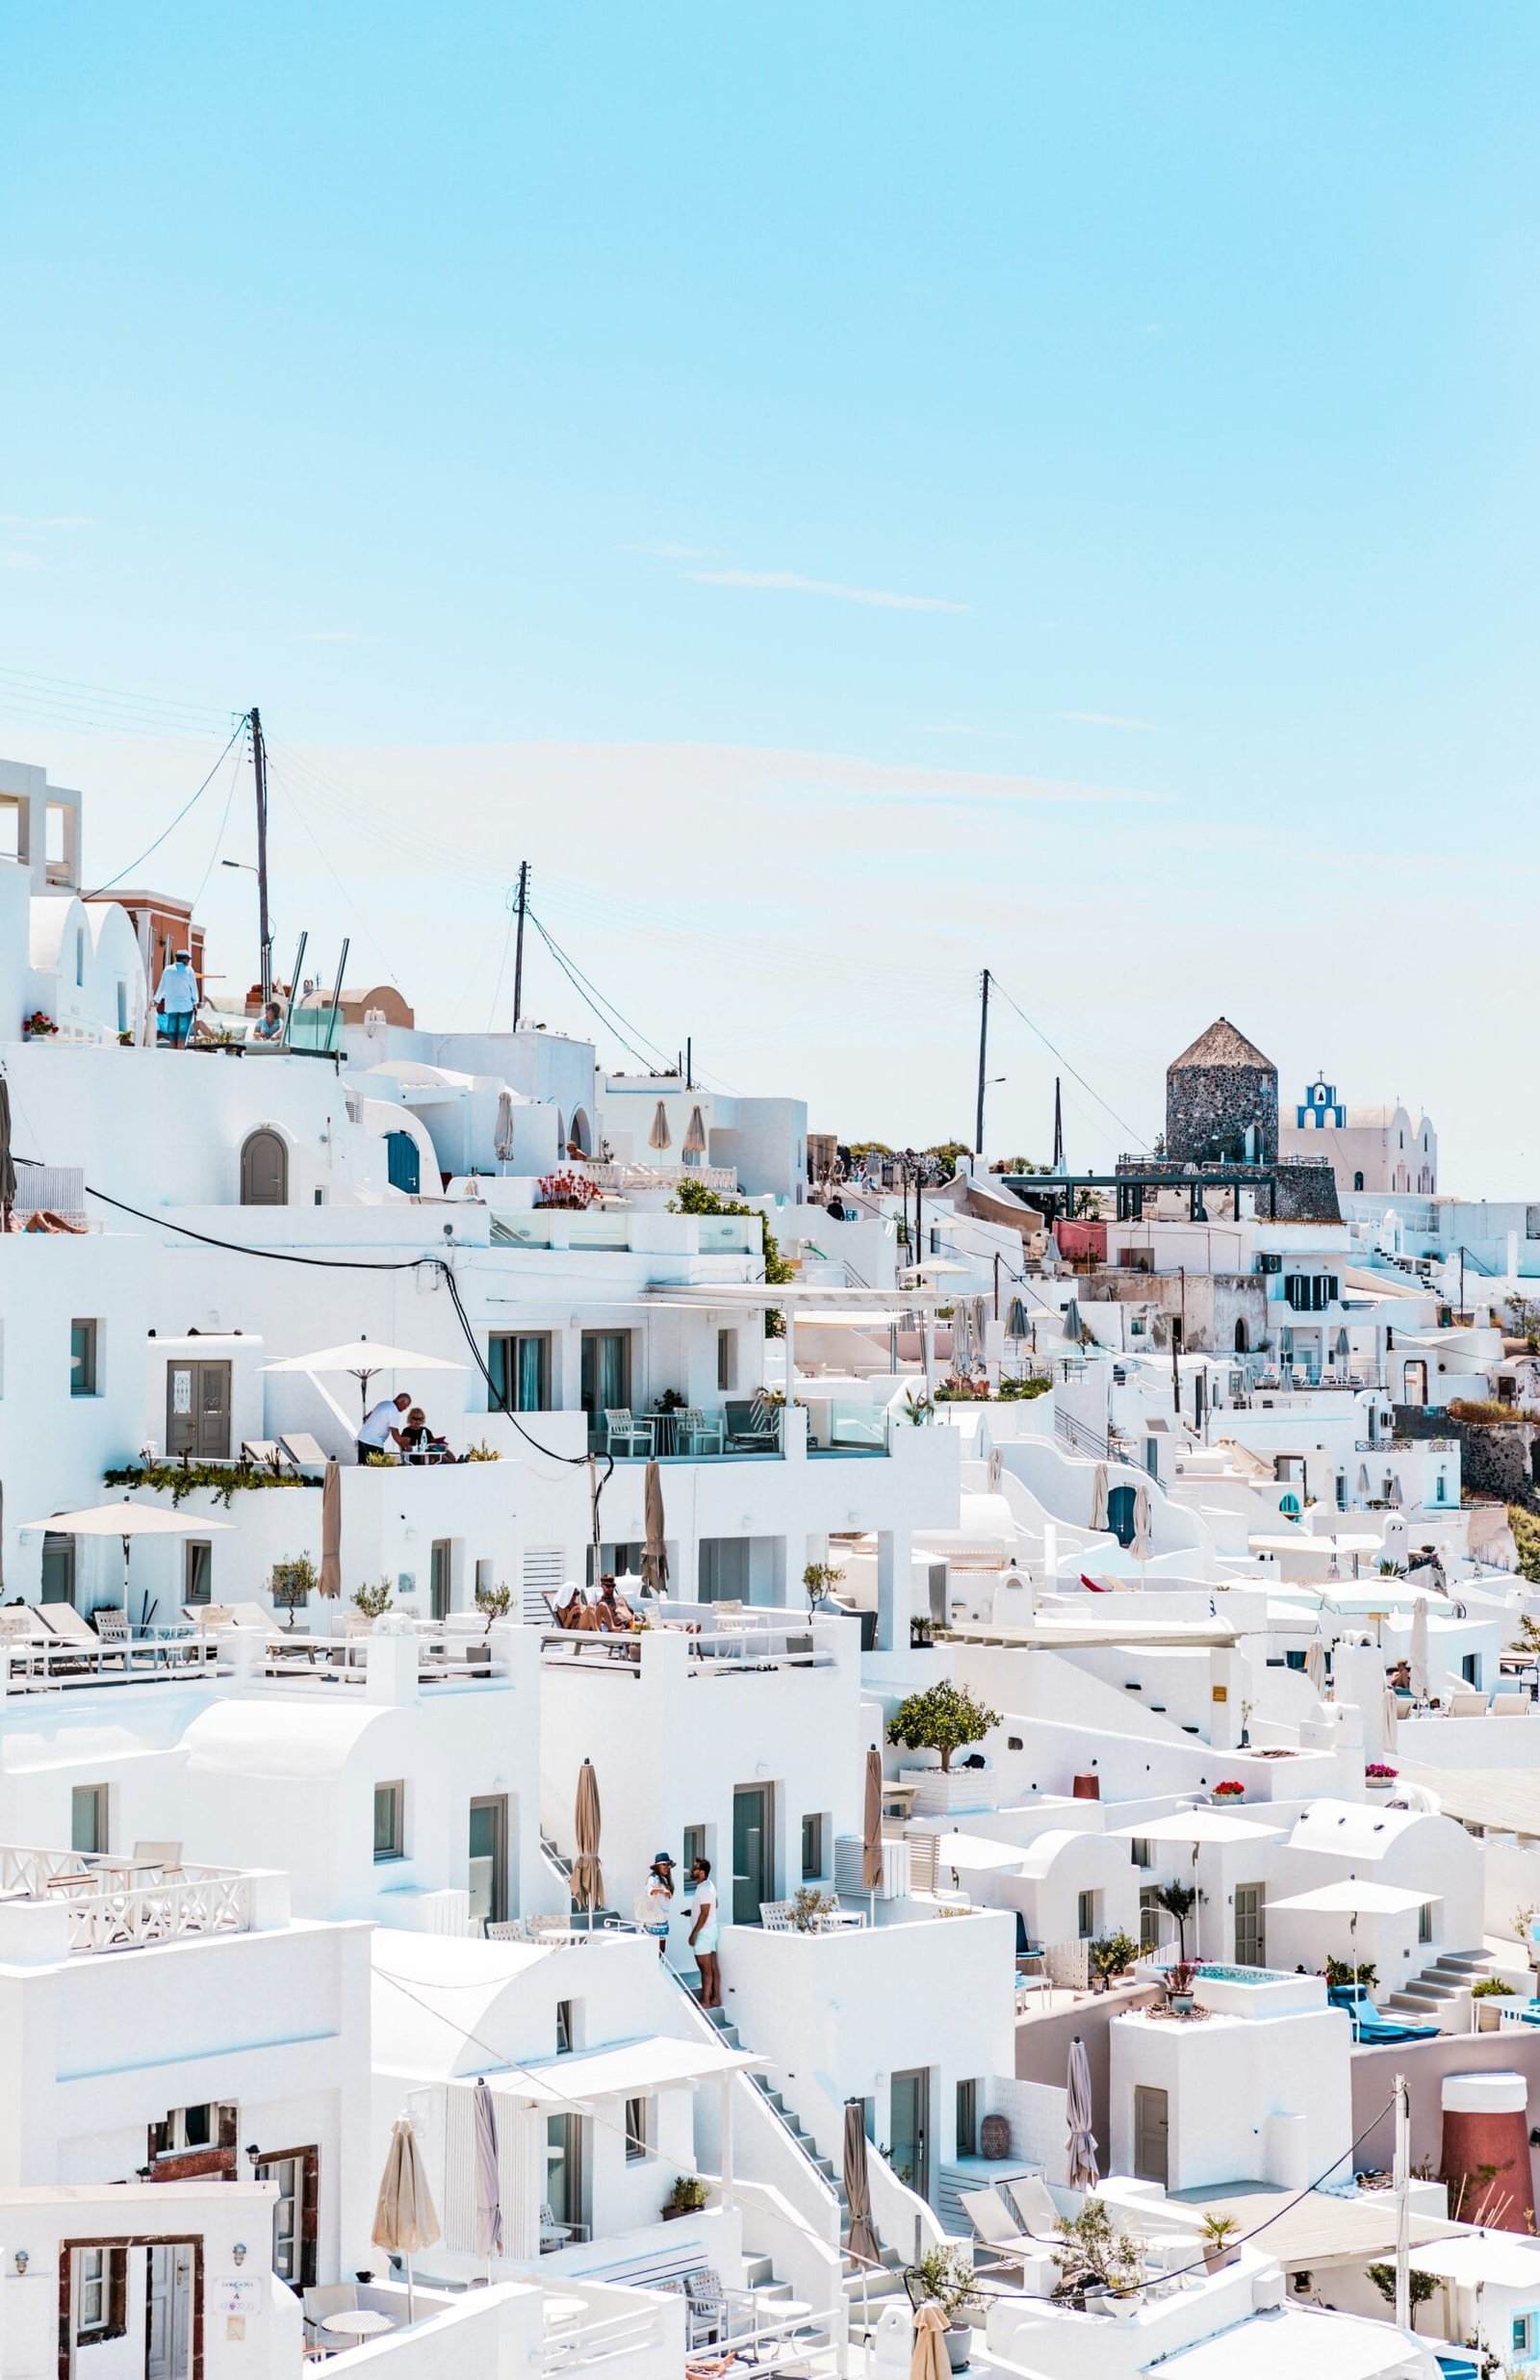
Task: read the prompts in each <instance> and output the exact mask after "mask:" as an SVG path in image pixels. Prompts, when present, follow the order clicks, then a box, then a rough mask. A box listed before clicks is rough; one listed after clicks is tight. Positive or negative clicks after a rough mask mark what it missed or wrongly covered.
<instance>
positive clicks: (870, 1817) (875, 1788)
mask: <svg viewBox="0 0 1540 2380" xmlns="http://www.w3.org/2000/svg"><path fill="white" fill-rule="evenodd" d="M882 1880H883V1755H882V1753H881V1752H880V1751H879V1750H878V1748H877V1746H876V1745H875V1744H874V1745H873V1746H871V1748H870V1750H869V1751H868V1752H867V1754H866V1804H865V1808H864V1810H863V1812H862V1814H861V1831H860V1881H861V1889H862V1891H863V1892H868V1893H876V1892H877V1890H878V1888H879V1887H880V1885H881V1884H882Z"/></svg>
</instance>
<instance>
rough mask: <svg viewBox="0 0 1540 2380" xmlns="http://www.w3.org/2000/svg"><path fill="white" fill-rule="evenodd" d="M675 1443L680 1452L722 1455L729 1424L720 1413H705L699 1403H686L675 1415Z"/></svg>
mask: <svg viewBox="0 0 1540 2380" xmlns="http://www.w3.org/2000/svg"><path fill="white" fill-rule="evenodd" d="M703 1439H704V1440H705V1444H704V1445H703V1444H702V1440H703ZM674 1443H675V1445H676V1446H677V1447H678V1448H679V1450H680V1454H688V1455H699V1454H707V1455H720V1454H721V1453H722V1452H723V1450H724V1448H725V1446H726V1444H727V1425H726V1423H725V1422H724V1421H723V1419H722V1416H721V1414H720V1413H709V1414H708V1413H705V1412H703V1411H702V1410H701V1408H700V1407H699V1406H697V1405H686V1406H684V1407H683V1408H682V1410H680V1411H679V1412H677V1413H676V1414H675V1416H674Z"/></svg>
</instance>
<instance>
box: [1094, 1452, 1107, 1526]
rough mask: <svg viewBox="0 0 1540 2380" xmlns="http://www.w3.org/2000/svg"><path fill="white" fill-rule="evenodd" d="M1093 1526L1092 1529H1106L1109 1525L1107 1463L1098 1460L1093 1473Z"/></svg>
mask: <svg viewBox="0 0 1540 2380" xmlns="http://www.w3.org/2000/svg"><path fill="white" fill-rule="evenodd" d="M1106 1526H1107V1465H1106V1464H1105V1462H1098V1463H1097V1465H1096V1468H1095V1469H1094V1471H1092V1473H1091V1528H1092V1529H1105V1528H1106Z"/></svg>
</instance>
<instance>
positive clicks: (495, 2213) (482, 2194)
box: [473, 2074, 502, 2281]
mask: <svg viewBox="0 0 1540 2380" xmlns="http://www.w3.org/2000/svg"><path fill="white" fill-rule="evenodd" d="M473 2112H474V2116H475V2252H476V2254H477V2256H484V2257H485V2258H486V2260H487V2279H488V2280H489V2281H490V2280H491V2279H492V2267H493V2264H494V2263H495V2261H496V2260H497V2258H498V2257H500V2256H501V2254H502V2184H501V2178H500V2176H499V2173H498V2118H497V2111H496V2109H495V2108H494V2107H493V2105H492V2093H491V2092H490V2091H489V2090H488V2088H487V2079H486V2076H485V2075H484V2074H481V2075H477V2077H476V2083H475V2099H474V2101H473Z"/></svg>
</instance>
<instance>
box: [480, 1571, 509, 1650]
mask: <svg viewBox="0 0 1540 2380" xmlns="http://www.w3.org/2000/svg"><path fill="white" fill-rule="evenodd" d="M475 1608H476V1610H477V1611H478V1612H480V1613H481V1614H482V1615H483V1616H484V1617H485V1619H486V1623H487V1626H486V1633H487V1635H488V1636H490V1635H491V1634H492V1628H493V1623H494V1621H496V1620H500V1619H506V1618H507V1617H508V1614H509V1612H510V1611H511V1610H512V1609H513V1589H512V1588H511V1587H505V1586H504V1585H503V1584H502V1581H501V1579H500V1580H499V1581H498V1584H497V1585H496V1587H478V1588H477V1589H476V1591H475Z"/></svg>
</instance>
